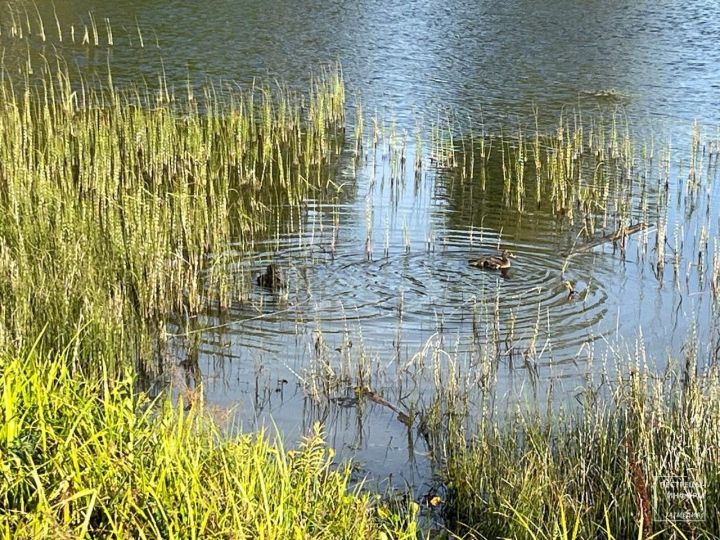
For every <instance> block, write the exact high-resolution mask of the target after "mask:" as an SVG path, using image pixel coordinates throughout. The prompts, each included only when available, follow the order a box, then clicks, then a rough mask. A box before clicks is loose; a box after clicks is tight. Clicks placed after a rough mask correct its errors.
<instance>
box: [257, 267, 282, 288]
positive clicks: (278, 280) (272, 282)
mask: <svg viewBox="0 0 720 540" xmlns="http://www.w3.org/2000/svg"><path fill="white" fill-rule="evenodd" d="M256 282H257V284H258V285H260V286H261V287H266V288H268V289H273V290H274V289H282V288H283V287H285V280H284V279H283V275H282V271H281V270H280V269H279V268H278V267H277V266H275V265H274V264H272V263H271V264H268V265H267V268H265V272H264V273H262V274H260V275H259V276H258V277H257V279H256Z"/></svg>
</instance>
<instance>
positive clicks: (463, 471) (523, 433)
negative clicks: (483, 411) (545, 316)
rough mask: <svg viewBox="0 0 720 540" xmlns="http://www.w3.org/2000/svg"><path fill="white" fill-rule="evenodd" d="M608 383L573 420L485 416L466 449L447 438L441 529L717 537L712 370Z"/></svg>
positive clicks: (551, 414) (718, 473) (534, 535)
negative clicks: (445, 525) (447, 525)
mask: <svg viewBox="0 0 720 540" xmlns="http://www.w3.org/2000/svg"><path fill="white" fill-rule="evenodd" d="M619 377H620V378H619V379H618V380H617V381H615V382H609V381H608V382H606V385H605V386H606V390H605V391H603V390H601V389H599V388H596V389H595V390H596V391H595V392H589V391H588V392H587V393H586V399H585V400H584V403H583V405H582V406H581V407H580V408H579V409H577V410H564V411H562V410H561V411H558V410H555V411H548V414H543V415H541V414H538V413H537V412H535V413H529V412H527V411H525V412H522V411H520V410H518V411H517V412H516V413H515V414H514V415H511V417H510V418H509V419H505V420H500V421H498V420H493V419H491V418H489V417H488V416H485V417H484V418H483V419H481V420H480V421H479V429H478V431H477V435H475V436H473V437H471V438H470V439H467V438H466V437H465V436H464V435H462V434H460V433H458V432H457V431H456V432H455V433H449V436H448V437H449V438H448V440H447V441H446V442H447V444H446V446H445V447H446V448H447V450H448V454H447V462H446V463H447V481H448V486H449V488H450V493H451V495H450V498H449V500H448V518H449V519H450V521H451V522H452V523H454V525H453V527H455V528H456V529H457V530H458V531H459V532H463V533H464V534H465V535H466V536H467V537H469V538H498V537H502V538H521V539H523V538H527V539H546V538H547V539H550V538H558V539H574V538H651V537H652V538H666V537H673V538H717V537H718V534H720V514H719V513H718V508H720V468H719V467H718V464H720V436H719V433H718V430H717V427H716V426H717V425H718V422H720V374H719V373H718V371H717V368H711V369H708V370H707V371H706V372H705V373H703V374H702V375H701V376H698V377H695V376H694V375H690V376H687V374H685V375H682V376H676V375H674V374H668V375H667V376H665V377H662V378H659V377H656V376H654V375H652V374H651V372H649V371H647V370H640V371H631V372H630V373H626V374H625V375H622V374H620V375H619ZM607 388H609V390H607ZM603 394H605V395H604V397H603ZM678 482H688V483H689V482H692V483H694V488H692V489H687V490H686V489H678V488H677V483H678ZM688 493H690V496H687V495H688ZM677 497H687V498H686V499H684V500H683V499H680V498H677ZM677 511H686V512H691V513H693V514H694V515H690V514H688V516H686V517H678V516H673V514H672V513H673V512H677Z"/></svg>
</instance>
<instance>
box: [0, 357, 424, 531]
mask: <svg viewBox="0 0 720 540" xmlns="http://www.w3.org/2000/svg"><path fill="white" fill-rule="evenodd" d="M77 348H79V349H82V347H77ZM76 364H77V358H76V357H75V356H74V353H73V351H72V350H67V351H65V352H63V353H61V354H57V355H54V356H52V357H50V358H48V357H47V356H40V355H39V354H38V353H37V351H31V352H29V353H28V354H26V355H25V356H22V357H17V356H12V357H8V356H3V357H2V362H0V365H1V366H2V368H1V369H0V398H1V400H0V403H2V410H1V413H2V417H3V423H2V428H0V457H1V458H2V459H0V536H2V537H4V538H8V539H10V538H13V539H15V538H88V537H93V538H97V537H103V538H210V537H213V538H390V537H392V538H408V539H410V538H416V532H417V531H416V530H415V525H414V519H413V513H414V512H415V509H414V507H413V506H412V505H410V506H406V507H405V508H404V511H403V512H399V511H397V512H396V511H393V510H391V509H390V508H388V507H386V506H384V505H383V504H381V503H380V501H379V499H377V498H376V497H371V496H370V495H367V494H365V495H361V494H360V493H359V492H358V491H357V488H356V489H355V490H350V489H349V488H348V482H349V474H350V471H349V469H348V468H342V467H341V468H336V467H335V466H333V465H332V456H333V454H332V452H331V451H330V450H329V449H328V448H327V447H326V446H325V444H324V442H323V440H322V435H321V431H320V428H319V427H316V429H315V431H314V432H313V433H311V434H310V435H309V437H308V438H307V439H305V441H304V442H303V443H302V444H301V445H300V446H299V447H298V448H297V449H294V450H290V449H285V448H284V447H283V446H282V445H281V443H279V442H270V439H269V438H268V437H267V436H266V435H264V434H262V433H260V434H256V435H237V436H233V435H231V434H228V433H227V432H222V431H220V429H219V428H218V424H217V422H215V421H213V420H212V419H211V417H210V416H209V415H208V414H207V412H206V411H205V410H203V409H202V408H201V407H196V406H192V407H184V402H183V400H180V402H178V403H173V402H172V401H171V400H170V399H169V398H168V397H161V398H157V399H155V400H150V399H149V398H148V397H147V396H146V395H145V394H143V393H141V392H138V391H137V390H136V380H135V378H134V377H133V376H132V375H130V372H129V371H126V372H125V373H124V374H123V375H121V376H119V377H109V376H108V375H107V374H106V375H104V376H101V377H97V378H93V379H87V378H83V377H79V376H78V373H77V372H74V371H73V370H72V369H71V368H70V366H76ZM76 367H77V366H76Z"/></svg>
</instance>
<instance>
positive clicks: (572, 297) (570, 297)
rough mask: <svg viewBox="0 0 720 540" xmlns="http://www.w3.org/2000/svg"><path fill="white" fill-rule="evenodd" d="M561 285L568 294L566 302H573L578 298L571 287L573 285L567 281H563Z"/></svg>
mask: <svg viewBox="0 0 720 540" xmlns="http://www.w3.org/2000/svg"><path fill="white" fill-rule="evenodd" d="M563 285H564V286H565V288H566V289H567V292H568V297H567V298H568V300H575V299H576V298H577V297H578V293H577V291H576V290H575V287H574V286H573V284H572V283H570V282H569V281H564V282H563Z"/></svg>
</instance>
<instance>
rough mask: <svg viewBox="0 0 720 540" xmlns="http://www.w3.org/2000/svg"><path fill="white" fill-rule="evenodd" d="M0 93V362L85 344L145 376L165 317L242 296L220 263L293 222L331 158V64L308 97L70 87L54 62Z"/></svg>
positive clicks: (4, 84) (322, 184) (335, 96)
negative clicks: (12, 353)
mask: <svg viewBox="0 0 720 540" xmlns="http://www.w3.org/2000/svg"><path fill="white" fill-rule="evenodd" d="M38 73H42V76H41V77H40V79H39V80H40V82H38V78H37V77H38ZM0 93H1V94H2V95H1V97H0V101H1V104H0V299H2V302H1V303H0V350H18V351H19V350H21V349H23V348H24V347H26V346H27V345H28V344H29V343H28V339H29V338H28V336H36V335H42V339H41V343H40V346H41V347H46V348H47V349H48V350H58V349H60V348H62V347H64V346H65V344H67V343H69V342H70V341H71V340H72V339H73V337H74V336H75V335H76V334H78V333H82V334H83V336H84V338H83V339H82V340H80V341H78V342H76V343H78V344H79V346H82V347H83V348H85V349H86V352H87V355H86V357H87V358H92V356H93V355H95V354H99V355H101V356H103V355H104V357H106V358H110V357H116V358H117V359H118V364H123V363H128V362H130V363H135V364H137V365H140V366H145V368H148V367H150V368H154V360H155V359H157V358H158V356H159V354H158V353H159V349H158V340H157V337H158V330H161V329H162V328H163V327H164V322H165V321H167V320H172V319H177V320H182V319H183V318H187V317H190V316H193V315H195V314H197V313H199V312H201V311H202V310H203V309H205V308H207V307H208V306H210V305H212V306H215V307H219V308H221V309H226V308H228V307H229V306H230V305H231V304H232V303H233V302H234V301H238V300H241V299H242V290H243V284H242V283H237V277H236V276H234V275H233V274H232V272H230V271H229V269H228V265H227V264H226V259H227V257H228V256H229V255H230V254H237V253H240V254H242V253H246V252H247V251H249V250H251V249H252V247H253V245H254V243H255V242H256V241H257V240H258V239H261V238H266V237H268V236H272V234H277V233H279V230H280V229H281V228H282V227H286V228H290V229H291V228H292V227H295V226H297V224H298V222H299V221H300V216H301V214H302V212H303V201H304V200H305V198H306V197H307V196H309V195H310V194H313V195H314V196H320V195H321V193H323V192H324V191H325V190H326V189H328V188H329V187H332V186H333V182H332V175H331V174H330V168H331V164H332V161H333V159H334V156H335V155H336V154H337V152H339V149H340V148H341V146H342V139H343V127H342V125H343V122H344V89H343V81H342V75H341V73H340V72H339V70H337V69H334V68H333V69H330V70H327V71H324V72H323V73H322V74H321V75H320V76H319V77H317V78H316V79H315V81H314V82H313V85H312V90H311V91H310V93H309V94H308V95H307V96H297V95H295V94H293V93H291V92H290V91H288V90H287V89H284V88H269V87H257V88H251V89H247V90H239V89H237V88H235V87H233V86H222V87H218V86H213V85H211V84H208V85H206V86H205V87H204V88H203V89H202V91H201V92H200V94H201V95H198V91H197V90H195V89H194V88H193V87H192V86H188V88H187V89H186V90H185V91H184V92H183V95H182V96H180V95H176V93H175V92H174V91H173V90H172V89H171V88H169V87H168V85H167V83H166V82H165V81H164V80H163V79H162V78H160V79H159V82H158V84H157V85H156V86H155V87H154V88H150V87H148V86H144V87H134V88H125V89H118V88H115V87H114V86H113V84H112V74H111V73H108V79H107V81H106V82H102V83H98V82H97V81H94V82H93V83H92V84H90V83H87V82H86V81H83V80H71V79H70V75H69V72H68V70H67V69H66V68H65V67H64V66H63V64H62V62H61V61H60V60H58V61H57V63H56V64H55V65H50V64H48V63H46V64H45V65H44V66H43V67H42V69H40V70H36V73H35V75H34V76H33V78H32V79H31V78H30V76H29V75H27V74H26V76H25V77H24V78H20V79H19V80H17V79H11V78H10V77H9V76H5V77H3V78H2V81H1V82H0ZM333 191H335V190H334V189H333ZM150 336H153V338H152V339H150V338H149V337H150ZM160 337H161V336H160ZM30 339H34V338H30Z"/></svg>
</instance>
